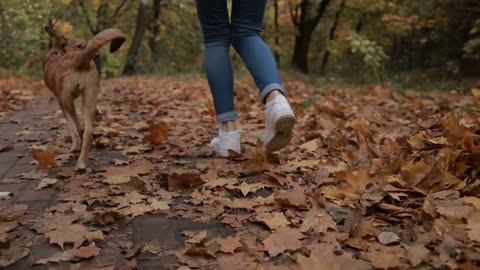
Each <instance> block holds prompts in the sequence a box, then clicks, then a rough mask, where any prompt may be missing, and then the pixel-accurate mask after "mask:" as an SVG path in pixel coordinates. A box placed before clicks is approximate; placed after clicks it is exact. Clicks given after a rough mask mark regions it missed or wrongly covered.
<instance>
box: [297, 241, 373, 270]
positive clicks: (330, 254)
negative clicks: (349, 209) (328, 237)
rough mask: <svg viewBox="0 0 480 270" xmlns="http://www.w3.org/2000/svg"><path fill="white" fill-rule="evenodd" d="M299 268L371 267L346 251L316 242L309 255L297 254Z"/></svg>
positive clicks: (329, 269)
mask: <svg viewBox="0 0 480 270" xmlns="http://www.w3.org/2000/svg"><path fill="white" fill-rule="evenodd" d="M297 264H298V266H299V269H300V270H313V269H315V270H346V269H355V270H367V269H368V270H370V269H372V267H371V266H370V264H368V263H367V262H365V261H362V260H356V259H354V258H353V256H352V255H351V254H350V253H348V252H337V251H335V250H334V248H333V247H332V245H330V244H325V243H322V244H318V245H316V246H315V248H314V249H313V250H312V252H311V253H310V256H309V257H305V256H304V255H302V254H298V255H297Z"/></svg>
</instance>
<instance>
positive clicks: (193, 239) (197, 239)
mask: <svg viewBox="0 0 480 270" xmlns="http://www.w3.org/2000/svg"><path fill="white" fill-rule="evenodd" d="M184 234H185V235H186V236H189V237H190V238H189V239H188V240H187V243H188V244H201V243H203V242H205V241H206V237H207V231H201V232H199V233H197V234H195V233H192V232H185V233H184Z"/></svg>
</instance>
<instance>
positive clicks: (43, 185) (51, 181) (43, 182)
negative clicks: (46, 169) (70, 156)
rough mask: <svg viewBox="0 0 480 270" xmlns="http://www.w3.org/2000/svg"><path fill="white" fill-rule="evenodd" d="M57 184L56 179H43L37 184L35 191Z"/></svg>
mask: <svg viewBox="0 0 480 270" xmlns="http://www.w3.org/2000/svg"><path fill="white" fill-rule="evenodd" d="M57 182H58V180H57V179H53V178H43V179H42V180H41V181H40V183H38V186H37V187H36V188H35V190H37V191H38V190H41V189H43V188H46V187H48V186H51V185H55V184H56V183H57Z"/></svg>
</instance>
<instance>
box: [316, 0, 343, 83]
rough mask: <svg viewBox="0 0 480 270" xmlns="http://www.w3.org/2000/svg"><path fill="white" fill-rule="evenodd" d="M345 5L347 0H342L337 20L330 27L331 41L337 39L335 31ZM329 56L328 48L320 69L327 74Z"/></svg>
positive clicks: (336, 16) (336, 15)
mask: <svg viewBox="0 0 480 270" xmlns="http://www.w3.org/2000/svg"><path fill="white" fill-rule="evenodd" d="M344 7H345V0H342V2H341V3H340V8H339V9H338V11H337V13H336V14H335V20H334V21H333V25H332V28H330V35H329V43H330V42H332V41H334V40H335V32H336V31H337V27H338V21H339V20H340V15H342V11H343V8H344ZM329 58H330V51H329V50H328V48H327V50H326V51H325V54H324V55H323V59H322V66H321V69H320V72H321V73H322V74H325V70H326V68H327V64H328V59H329Z"/></svg>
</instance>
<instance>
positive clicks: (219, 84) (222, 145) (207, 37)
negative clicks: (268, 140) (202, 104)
mask: <svg viewBox="0 0 480 270" xmlns="http://www.w3.org/2000/svg"><path fill="white" fill-rule="evenodd" d="M196 4H197V14H198V18H199V20H200V24H201V27H202V32H203V41H204V46H205V72H206V74H207V80H208V84H209V86H210V91H211V93H212V97H213V103H214V106H215V112H216V114H217V122H218V123H219V131H218V136H217V137H215V138H214V139H213V140H212V142H211V146H212V149H213V150H214V151H215V152H216V153H218V154H220V155H221V156H224V157H227V156H228V155H229V150H233V151H235V152H238V153H240V152H241V149H240V133H239V132H238V131H237V127H236V124H235V120H236V118H237V113H236V112H235V106H234V99H233V72H232V65H231V61H230V21H229V19H228V17H229V16H228V8H227V0H196Z"/></svg>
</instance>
